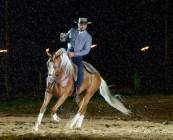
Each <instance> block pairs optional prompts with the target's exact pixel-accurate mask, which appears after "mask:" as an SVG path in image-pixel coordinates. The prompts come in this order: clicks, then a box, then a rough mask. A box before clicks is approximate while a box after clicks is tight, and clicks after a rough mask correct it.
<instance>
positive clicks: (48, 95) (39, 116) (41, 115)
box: [34, 92, 52, 131]
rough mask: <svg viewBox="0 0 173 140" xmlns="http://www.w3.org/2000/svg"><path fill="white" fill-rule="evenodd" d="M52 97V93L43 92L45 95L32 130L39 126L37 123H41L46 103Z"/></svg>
mask: <svg viewBox="0 0 173 140" xmlns="http://www.w3.org/2000/svg"><path fill="white" fill-rule="evenodd" d="M51 98H52V94H50V93H48V92H45V96H44V102H43V104H42V106H41V108H40V113H39V115H38V117H37V121H36V123H35V126H34V130H35V131H37V130H38V128H39V125H40V124H41V121H42V118H43V115H44V113H45V111H46V108H47V105H48V104H49V102H50V100H51Z"/></svg>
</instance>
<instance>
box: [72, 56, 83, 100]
mask: <svg viewBox="0 0 173 140" xmlns="http://www.w3.org/2000/svg"><path fill="white" fill-rule="evenodd" d="M72 61H73V63H74V64H76V65H77V67H78V72H77V81H76V82H75V94H76V101H77V102H78V101H79V100H80V99H79V93H80V87H81V85H82V82H83V79H84V74H83V62H82V57H75V58H73V59H72Z"/></svg>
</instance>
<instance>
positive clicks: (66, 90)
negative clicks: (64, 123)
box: [52, 85, 72, 122]
mask: <svg viewBox="0 0 173 140" xmlns="http://www.w3.org/2000/svg"><path fill="white" fill-rule="evenodd" d="M71 88H72V85H68V86H66V87H64V88H63V90H61V92H63V93H62V96H61V97H60V98H59V99H58V101H57V102H56V104H55V105H54V106H53V108H52V119H53V120H54V121H55V122H59V121H60V120H61V119H60V118H59V117H58V116H57V114H56V112H57V110H58V109H59V107H60V106H61V105H62V104H63V103H64V102H65V100H66V99H67V98H68V96H69V95H70V91H71Z"/></svg>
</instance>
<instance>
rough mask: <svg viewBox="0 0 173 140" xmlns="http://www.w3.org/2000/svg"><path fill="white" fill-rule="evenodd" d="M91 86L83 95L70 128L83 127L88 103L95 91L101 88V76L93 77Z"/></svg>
mask: <svg viewBox="0 0 173 140" xmlns="http://www.w3.org/2000/svg"><path fill="white" fill-rule="evenodd" d="M90 85H91V86H90V87H89V88H88V89H87V93H86V95H85V96H84V97H83V99H82V100H81V102H80V104H79V110H78V113H77V114H76V116H75V117H74V119H73V120H72V123H71V125H70V128H71V129H72V128H81V126H82V123H83V120H84V116H85V113H86V110H87V105H88V103H89V101H90V99H91V97H92V96H93V95H94V94H95V92H96V91H97V90H98V89H99V86H100V78H99V77H97V76H96V77H93V79H92V83H91V84H90Z"/></svg>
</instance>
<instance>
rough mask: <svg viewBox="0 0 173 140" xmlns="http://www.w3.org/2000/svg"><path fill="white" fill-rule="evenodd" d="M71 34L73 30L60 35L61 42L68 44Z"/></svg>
mask: <svg viewBox="0 0 173 140" xmlns="http://www.w3.org/2000/svg"><path fill="white" fill-rule="evenodd" d="M70 33H71V29H70V30H69V31H68V32H67V33H61V34H60V41H61V42H66V41H67V39H68V38H69V35H70Z"/></svg>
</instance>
